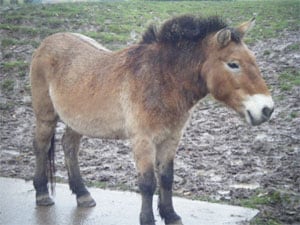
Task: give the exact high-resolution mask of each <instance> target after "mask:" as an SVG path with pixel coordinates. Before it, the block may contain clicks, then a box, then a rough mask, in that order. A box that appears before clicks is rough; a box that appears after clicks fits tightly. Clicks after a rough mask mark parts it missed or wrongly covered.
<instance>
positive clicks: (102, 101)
mask: <svg viewBox="0 0 300 225" xmlns="http://www.w3.org/2000/svg"><path fill="white" fill-rule="evenodd" d="M117 66H118V65H117V64H116V62H115V61H114V60H113V58H112V52H110V51H109V50H107V49H105V48H104V47H102V46H101V45H100V44H97V42H96V41H94V40H93V39H90V38H88V37H85V36H83V35H80V34H72V33H58V34H54V35H51V36H49V37H48V38H46V39H45V40H44V41H43V42H42V43H41V45H40V47H39V48H38V49H37V51H36V52H35V55H34V57H33V60H32V65H31V84H32V94H33V95H34V96H35V97H33V100H35V101H36V102H40V97H39V96H40V93H41V92H44V93H47V94H48V98H50V99H51V103H52V105H53V107H54V109H55V111H56V113H57V114H58V116H59V117H60V119H61V120H62V121H64V122H65V123H66V124H67V125H69V126H70V127H71V128H73V129H74V130H76V131H77V132H79V133H82V134H85V135H88V136H96V137H106V136H111V137H122V136H124V131H123V127H124V118H123V115H122V106H121V103H120V101H121V100H120V96H121V91H122V82H123V81H122V77H120V75H119V74H118V73H117V72H115V71H116V68H117ZM41 83H42V86H41ZM41 87H42V89H43V90H40V89H41ZM44 97H45V95H44ZM34 104H35V103H34V102H33V105H34ZM35 108H40V107H39V106H37V107H35ZM36 111H38V109H37V110H36Z"/></svg>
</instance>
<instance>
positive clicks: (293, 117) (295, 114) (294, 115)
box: [290, 111, 299, 119]
mask: <svg viewBox="0 0 300 225" xmlns="http://www.w3.org/2000/svg"><path fill="white" fill-rule="evenodd" d="M298 116H299V112H296V111H293V112H291V113H290V117H291V119H295V118H297V117H298Z"/></svg>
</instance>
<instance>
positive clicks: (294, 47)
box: [285, 42, 300, 52]
mask: <svg viewBox="0 0 300 225" xmlns="http://www.w3.org/2000/svg"><path fill="white" fill-rule="evenodd" d="M285 50H286V51H288V52H289V51H299V50H300V43H299V42H298V43H293V44H290V45H289V46H287V47H286V48H285Z"/></svg>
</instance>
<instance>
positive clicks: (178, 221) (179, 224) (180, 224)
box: [166, 220, 183, 225]
mask: <svg viewBox="0 0 300 225" xmlns="http://www.w3.org/2000/svg"><path fill="white" fill-rule="evenodd" d="M166 225H183V223H182V221H181V220H177V221H175V222H171V223H166Z"/></svg>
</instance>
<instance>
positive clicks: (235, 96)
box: [201, 19, 274, 125]
mask: <svg viewBox="0 0 300 225" xmlns="http://www.w3.org/2000/svg"><path fill="white" fill-rule="evenodd" d="M254 22H255V20H254V19H252V20H251V21H248V22H245V23H243V24H241V25H240V26H238V27H236V28H233V29H230V28H224V29H222V30H220V31H218V32H216V33H215V34H213V35H211V36H210V37H209V39H208V41H207V42H206V44H207V46H206V49H207V51H206V56H207V58H206V61H205V62H204V65H203V67H202V71H201V72H202V75H203V76H204V77H205V79H206V82H207V87H208V91H209V92H210V93H211V94H212V95H213V96H214V98H216V99H217V100H219V101H221V102H224V103H225V104H226V105H228V106H229V107H231V108H233V109H234V110H235V111H237V112H238V113H239V114H240V115H241V116H242V117H244V118H245V119H246V121H247V122H248V123H249V124H251V125H259V124H261V123H263V122H265V121H267V120H268V119H269V118H270V117H271V114H272V112H273V110H274V102H273V100H272V97H271V96H270V92H269V90H268V88H267V86H266V84H265V81H264V80H263V78H262V76H261V74H260V71H259V69H258V66H257V64H256V59H255V56H254V54H253V53H252V52H251V51H250V50H249V49H248V48H247V46H246V45H245V43H244V42H243V37H244V35H245V34H246V32H247V31H248V30H249V29H250V28H251V27H252V26H253V25H254Z"/></svg>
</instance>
